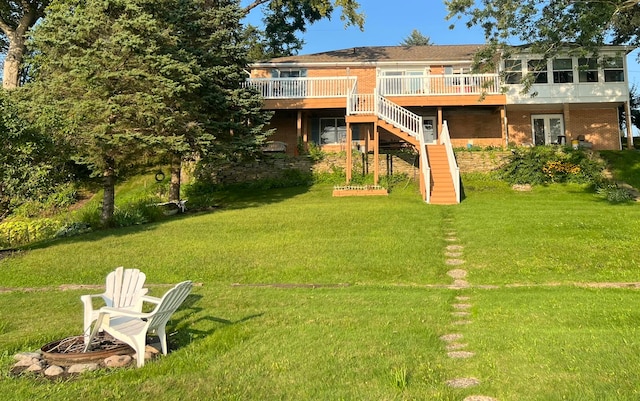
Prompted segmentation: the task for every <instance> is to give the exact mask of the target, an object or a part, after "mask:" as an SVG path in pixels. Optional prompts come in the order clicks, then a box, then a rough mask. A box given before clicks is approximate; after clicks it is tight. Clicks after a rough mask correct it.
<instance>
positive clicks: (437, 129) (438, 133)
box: [436, 106, 443, 141]
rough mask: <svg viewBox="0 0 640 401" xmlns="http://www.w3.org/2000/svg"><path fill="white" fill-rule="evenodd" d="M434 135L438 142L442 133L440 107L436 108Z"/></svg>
mask: <svg viewBox="0 0 640 401" xmlns="http://www.w3.org/2000/svg"><path fill="white" fill-rule="evenodd" d="M436 119H437V120H438V121H436V134H437V137H438V141H440V134H441V133H442V122H443V121H442V107H440V106H438V117H437V118H436Z"/></svg>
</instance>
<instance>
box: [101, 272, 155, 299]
mask: <svg viewBox="0 0 640 401" xmlns="http://www.w3.org/2000/svg"><path fill="white" fill-rule="evenodd" d="M146 278H147V276H146V275H145V274H144V273H142V272H141V271H140V270H138V269H125V268H124V267H122V266H120V267H118V268H116V269H115V270H114V271H112V272H111V273H109V274H108V275H107V282H106V290H105V292H104V293H105V295H106V296H107V298H110V299H111V302H112V305H109V306H111V307H113V308H125V307H128V306H132V305H133V304H135V303H136V302H137V301H138V299H139V298H140V296H141V295H143V292H142V287H143V286H144V281H145V280H146Z"/></svg>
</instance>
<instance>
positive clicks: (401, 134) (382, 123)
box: [378, 118, 420, 149]
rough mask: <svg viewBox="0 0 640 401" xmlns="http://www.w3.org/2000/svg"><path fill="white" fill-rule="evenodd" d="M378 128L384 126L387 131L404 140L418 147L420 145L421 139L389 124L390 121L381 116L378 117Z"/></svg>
mask: <svg viewBox="0 0 640 401" xmlns="http://www.w3.org/2000/svg"><path fill="white" fill-rule="evenodd" d="M378 128H382V129H384V130H385V131H387V132H389V133H391V134H393V135H395V136H397V137H398V138H400V139H402V140H403V141H405V142H408V143H410V144H411V145H413V146H415V147H416V149H417V148H419V147H420V141H419V140H418V138H416V137H414V136H411V135H409V134H408V133H406V132H404V131H403V130H401V129H400V128H398V127H396V126H395V125H393V124H389V123H388V122H386V121H385V120H382V119H380V118H378Z"/></svg>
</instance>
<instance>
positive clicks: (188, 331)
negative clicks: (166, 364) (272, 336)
mask: <svg viewBox="0 0 640 401" xmlns="http://www.w3.org/2000/svg"><path fill="white" fill-rule="evenodd" d="M201 299H202V295H195V294H190V295H189V296H187V298H186V299H185V301H184V302H183V304H182V305H181V306H180V308H179V309H178V310H177V311H176V314H175V315H174V318H172V320H173V321H175V322H176V324H175V325H174V326H172V327H171V328H169V327H168V328H167V333H175V335H168V341H169V344H170V348H171V349H178V348H181V347H185V346H187V345H189V344H192V343H194V342H197V341H200V340H203V339H205V338H206V337H208V336H211V335H212V334H214V333H215V332H216V331H217V330H219V329H220V328H222V327H225V326H233V325H237V324H242V323H244V322H247V321H249V320H253V319H257V318H259V317H261V316H263V315H264V313H256V314H253V315H247V316H245V317H243V318H241V319H238V320H235V321H233V320H229V319H225V318H222V317H217V316H211V315H208V314H206V312H205V309H204V308H202V307H199V306H197V305H196V304H197V303H198V302H199V301H200V300H201Z"/></svg>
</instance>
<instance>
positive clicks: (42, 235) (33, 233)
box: [0, 218, 62, 248]
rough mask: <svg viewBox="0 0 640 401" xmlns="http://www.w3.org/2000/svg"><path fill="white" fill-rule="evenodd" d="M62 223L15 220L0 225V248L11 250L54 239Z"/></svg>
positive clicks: (49, 220)
mask: <svg viewBox="0 0 640 401" xmlns="http://www.w3.org/2000/svg"><path fill="white" fill-rule="evenodd" d="M61 226H62V223H61V222H59V221H57V220H53V219H49V218H44V219H35V220H15V221H5V222H3V223H0V248H13V247H17V246H22V245H26V244H28V243H31V242H35V241H42V240H46V239H51V238H53V237H55V234H56V232H58V230H59V229H60V227H61Z"/></svg>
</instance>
